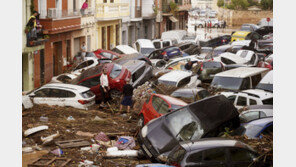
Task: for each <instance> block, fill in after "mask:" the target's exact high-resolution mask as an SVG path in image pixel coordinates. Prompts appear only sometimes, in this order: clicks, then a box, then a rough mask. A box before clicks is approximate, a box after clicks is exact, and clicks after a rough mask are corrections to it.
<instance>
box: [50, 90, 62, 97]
mask: <svg viewBox="0 0 296 167" xmlns="http://www.w3.org/2000/svg"><path fill="white" fill-rule="evenodd" d="M61 93H62V92H61V90H60V89H50V93H49V97H60V96H61Z"/></svg>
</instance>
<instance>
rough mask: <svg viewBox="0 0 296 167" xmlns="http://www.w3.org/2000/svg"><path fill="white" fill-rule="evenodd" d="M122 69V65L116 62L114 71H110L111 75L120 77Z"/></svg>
mask: <svg viewBox="0 0 296 167" xmlns="http://www.w3.org/2000/svg"><path fill="white" fill-rule="evenodd" d="M121 69H122V67H121V65H118V64H114V66H113V68H112V71H111V73H110V77H111V78H113V79H114V78H116V77H118V76H119V74H120V73H121Z"/></svg>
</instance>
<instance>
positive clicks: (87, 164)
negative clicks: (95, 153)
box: [78, 160, 94, 167]
mask: <svg viewBox="0 0 296 167" xmlns="http://www.w3.org/2000/svg"><path fill="white" fill-rule="evenodd" d="M93 164H94V162H93V161H89V160H83V161H82V162H80V163H79V165H78V167H93Z"/></svg>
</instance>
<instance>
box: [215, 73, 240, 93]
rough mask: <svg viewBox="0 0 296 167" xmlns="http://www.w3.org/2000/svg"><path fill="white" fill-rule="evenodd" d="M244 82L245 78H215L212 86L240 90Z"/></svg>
mask: <svg viewBox="0 0 296 167" xmlns="http://www.w3.org/2000/svg"><path fill="white" fill-rule="evenodd" d="M242 82H243V78H233V77H221V76H215V77H214V79H213V81H212V83H211V85H212V86H213V87H216V88H223V89H230V90H239V89H240V87H241V85H242Z"/></svg>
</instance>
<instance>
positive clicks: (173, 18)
mask: <svg viewBox="0 0 296 167" xmlns="http://www.w3.org/2000/svg"><path fill="white" fill-rule="evenodd" d="M169 18H170V20H171V21H172V22H174V23H176V22H178V21H179V20H178V19H176V17H174V16H170V17H169Z"/></svg>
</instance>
